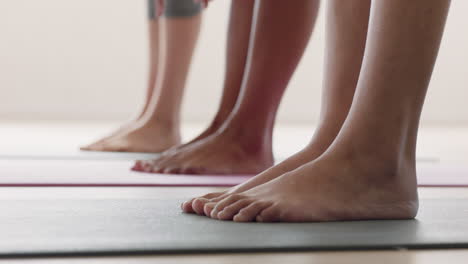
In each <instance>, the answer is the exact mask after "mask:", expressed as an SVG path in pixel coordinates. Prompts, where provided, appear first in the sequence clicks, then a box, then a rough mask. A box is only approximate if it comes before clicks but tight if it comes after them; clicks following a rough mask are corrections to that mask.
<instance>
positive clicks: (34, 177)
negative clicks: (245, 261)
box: [0, 160, 468, 187]
mask: <svg viewBox="0 0 468 264" xmlns="http://www.w3.org/2000/svg"><path fill="white" fill-rule="evenodd" d="M132 165H133V161H108V160H107V161H103V160H95V161H87V160H86V161H84V160H81V161H76V160H73V161H71V160H0V186H222V187H224V186H226V187H227V186H233V185H237V184H239V183H242V182H244V181H246V180H247V179H249V178H250V177H251V176H216V175H214V176H213V175H211V176H210V175H168V174H151V173H140V172H133V171H130V168H131V166H132ZM418 183H419V185H420V186H426V187H431V186H437V187H458V186H468V166H465V165H457V164H451V165H449V164H440V163H419V164H418Z"/></svg>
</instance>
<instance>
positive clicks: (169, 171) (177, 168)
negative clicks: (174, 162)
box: [163, 167, 181, 174]
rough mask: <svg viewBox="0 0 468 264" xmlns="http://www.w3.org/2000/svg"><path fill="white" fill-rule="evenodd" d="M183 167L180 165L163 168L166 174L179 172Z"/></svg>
mask: <svg viewBox="0 0 468 264" xmlns="http://www.w3.org/2000/svg"><path fill="white" fill-rule="evenodd" d="M180 170H181V168H179V167H170V168H165V169H164V170H163V173H164V174H179V172H180Z"/></svg>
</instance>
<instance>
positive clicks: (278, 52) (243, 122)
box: [134, 0, 319, 174]
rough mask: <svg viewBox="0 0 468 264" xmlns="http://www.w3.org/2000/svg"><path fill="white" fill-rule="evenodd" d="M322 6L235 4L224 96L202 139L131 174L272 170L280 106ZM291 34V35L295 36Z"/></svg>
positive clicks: (313, 0)
mask: <svg viewBox="0 0 468 264" xmlns="http://www.w3.org/2000/svg"><path fill="white" fill-rule="evenodd" d="M318 4H319V1H317V0H295V1H289V2H286V1H280V0H271V1H270V0H268V1H267V0H256V1H232V6H231V13H230V21H229V29H228V32H229V34H228V43H227V54H226V56H227V65H226V74H225V76H226V77H225V82H224V92H223V96H222V101H221V105H220V107H219V110H218V113H217V115H216V117H215V118H214V121H213V122H212V123H211V125H210V126H209V128H208V129H207V130H206V131H205V132H203V133H202V134H201V135H200V136H199V137H197V138H196V139H194V140H192V141H191V142H189V143H188V144H186V145H184V146H182V147H179V148H177V149H175V150H173V151H169V152H166V153H165V154H163V155H162V157H161V158H158V159H157V160H152V161H139V162H137V163H136V165H135V167H134V170H138V171H146V172H159V173H184V174H255V173H259V172H261V171H263V170H265V169H266V168H268V167H270V166H272V165H273V154H272V134H273V126H274V121H275V117H276V112H277V109H278V105H279V103H280V100H281V97H282V95H283V92H284V90H285V88H286V86H287V85H288V82H289V80H290V78H291V76H292V74H293V73H294V71H295V69H296V66H297V64H298V63H299V60H300V58H301V57H302V54H303V52H304V49H305V47H306V45H307V43H308V41H309V37H310V34H311V32H312V29H313V26H314V22H315V18H316V15H317V11H318V6H319V5H318ZM291 29H294V30H291Z"/></svg>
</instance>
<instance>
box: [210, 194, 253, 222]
mask: <svg viewBox="0 0 468 264" xmlns="http://www.w3.org/2000/svg"><path fill="white" fill-rule="evenodd" d="M251 203H252V200H249V199H242V200H239V201H237V202H235V203H233V204H231V205H229V206H226V207H225V208H224V209H223V210H222V211H220V212H219V213H218V219H219V220H232V218H233V217H234V216H235V215H237V214H238V213H239V211H240V210H241V209H243V208H246V207H248V206H249V205H250V204H251Z"/></svg>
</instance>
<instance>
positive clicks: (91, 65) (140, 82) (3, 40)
mask: <svg viewBox="0 0 468 264" xmlns="http://www.w3.org/2000/svg"><path fill="white" fill-rule="evenodd" d="M324 2H326V1H324ZM452 2H453V4H452V9H451V14H450V16H449V21H448V25H447V31H446V34H445V38H444V41H443V45H442V49H441V53H440V57H439V61H438V64H437V67H436V70H435V73H434V77H433V81H432V84H431V87H430V90H429V94H428V99H427V102H426V106H425V109H424V113H423V122H424V123H426V124H428V123H466V124H468V104H467V103H466V102H467V100H468V31H467V30H466V29H467V28H468V18H467V17H466V13H467V11H468V1H465V0H454V1H452ZM229 3H230V1H227V0H218V1H215V2H214V3H213V4H212V6H210V8H209V10H208V11H207V12H206V13H205V21H204V25H203V31H202V37H201V40H200V42H199V45H198V47H197V51H196V55H195V61H194V63H193V68H192V69H193V70H192V72H191V75H190V78H189V81H188V87H187V93H186V97H185V102H184V120H186V121H206V120H208V119H210V118H211V116H212V115H213V114H214V112H215V110H216V108H217V106H218V99H219V97H220V93H221V83H222V79H223V76H222V74H223V66H224V57H223V54H224V44H225V28H226V23H227V14H228V9H229ZM322 11H323V8H322ZM322 13H323V12H322ZM146 30H147V28H146V1H145V0H137V1H135V0H80V1H76V0H73V1H72V0H39V1H38V0H0V118H4V119H5V118H7V119H82V120H86V119H97V120H100V119H126V118H128V117H130V116H131V115H132V114H133V113H135V112H136V111H137V109H138V107H139V106H140V102H141V100H142V98H143V92H144V89H145V84H146V73H147V72H146V71H147V68H146V65H147V36H146ZM323 31H324V30H323V16H322V17H321V18H320V19H319V23H318V24H317V27H316V32H315V35H314V38H313V41H312V42H311V43H310V46H309V48H308V50H307V53H306V55H305V57H304V58H303V61H302V62H301V65H300V67H299V70H298V71H297V73H296V74H295V76H294V79H293V81H292V83H291V85H290V87H289V90H288V92H287V94H286V97H285V99H284V101H283V104H282V106H281V110H280V117H279V118H280V121H283V122H311V121H314V120H317V117H318V112H319V104H320V87H321V65H322V50H323V48H324V43H323V33H324V32H323ZM207 102H210V103H207Z"/></svg>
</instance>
